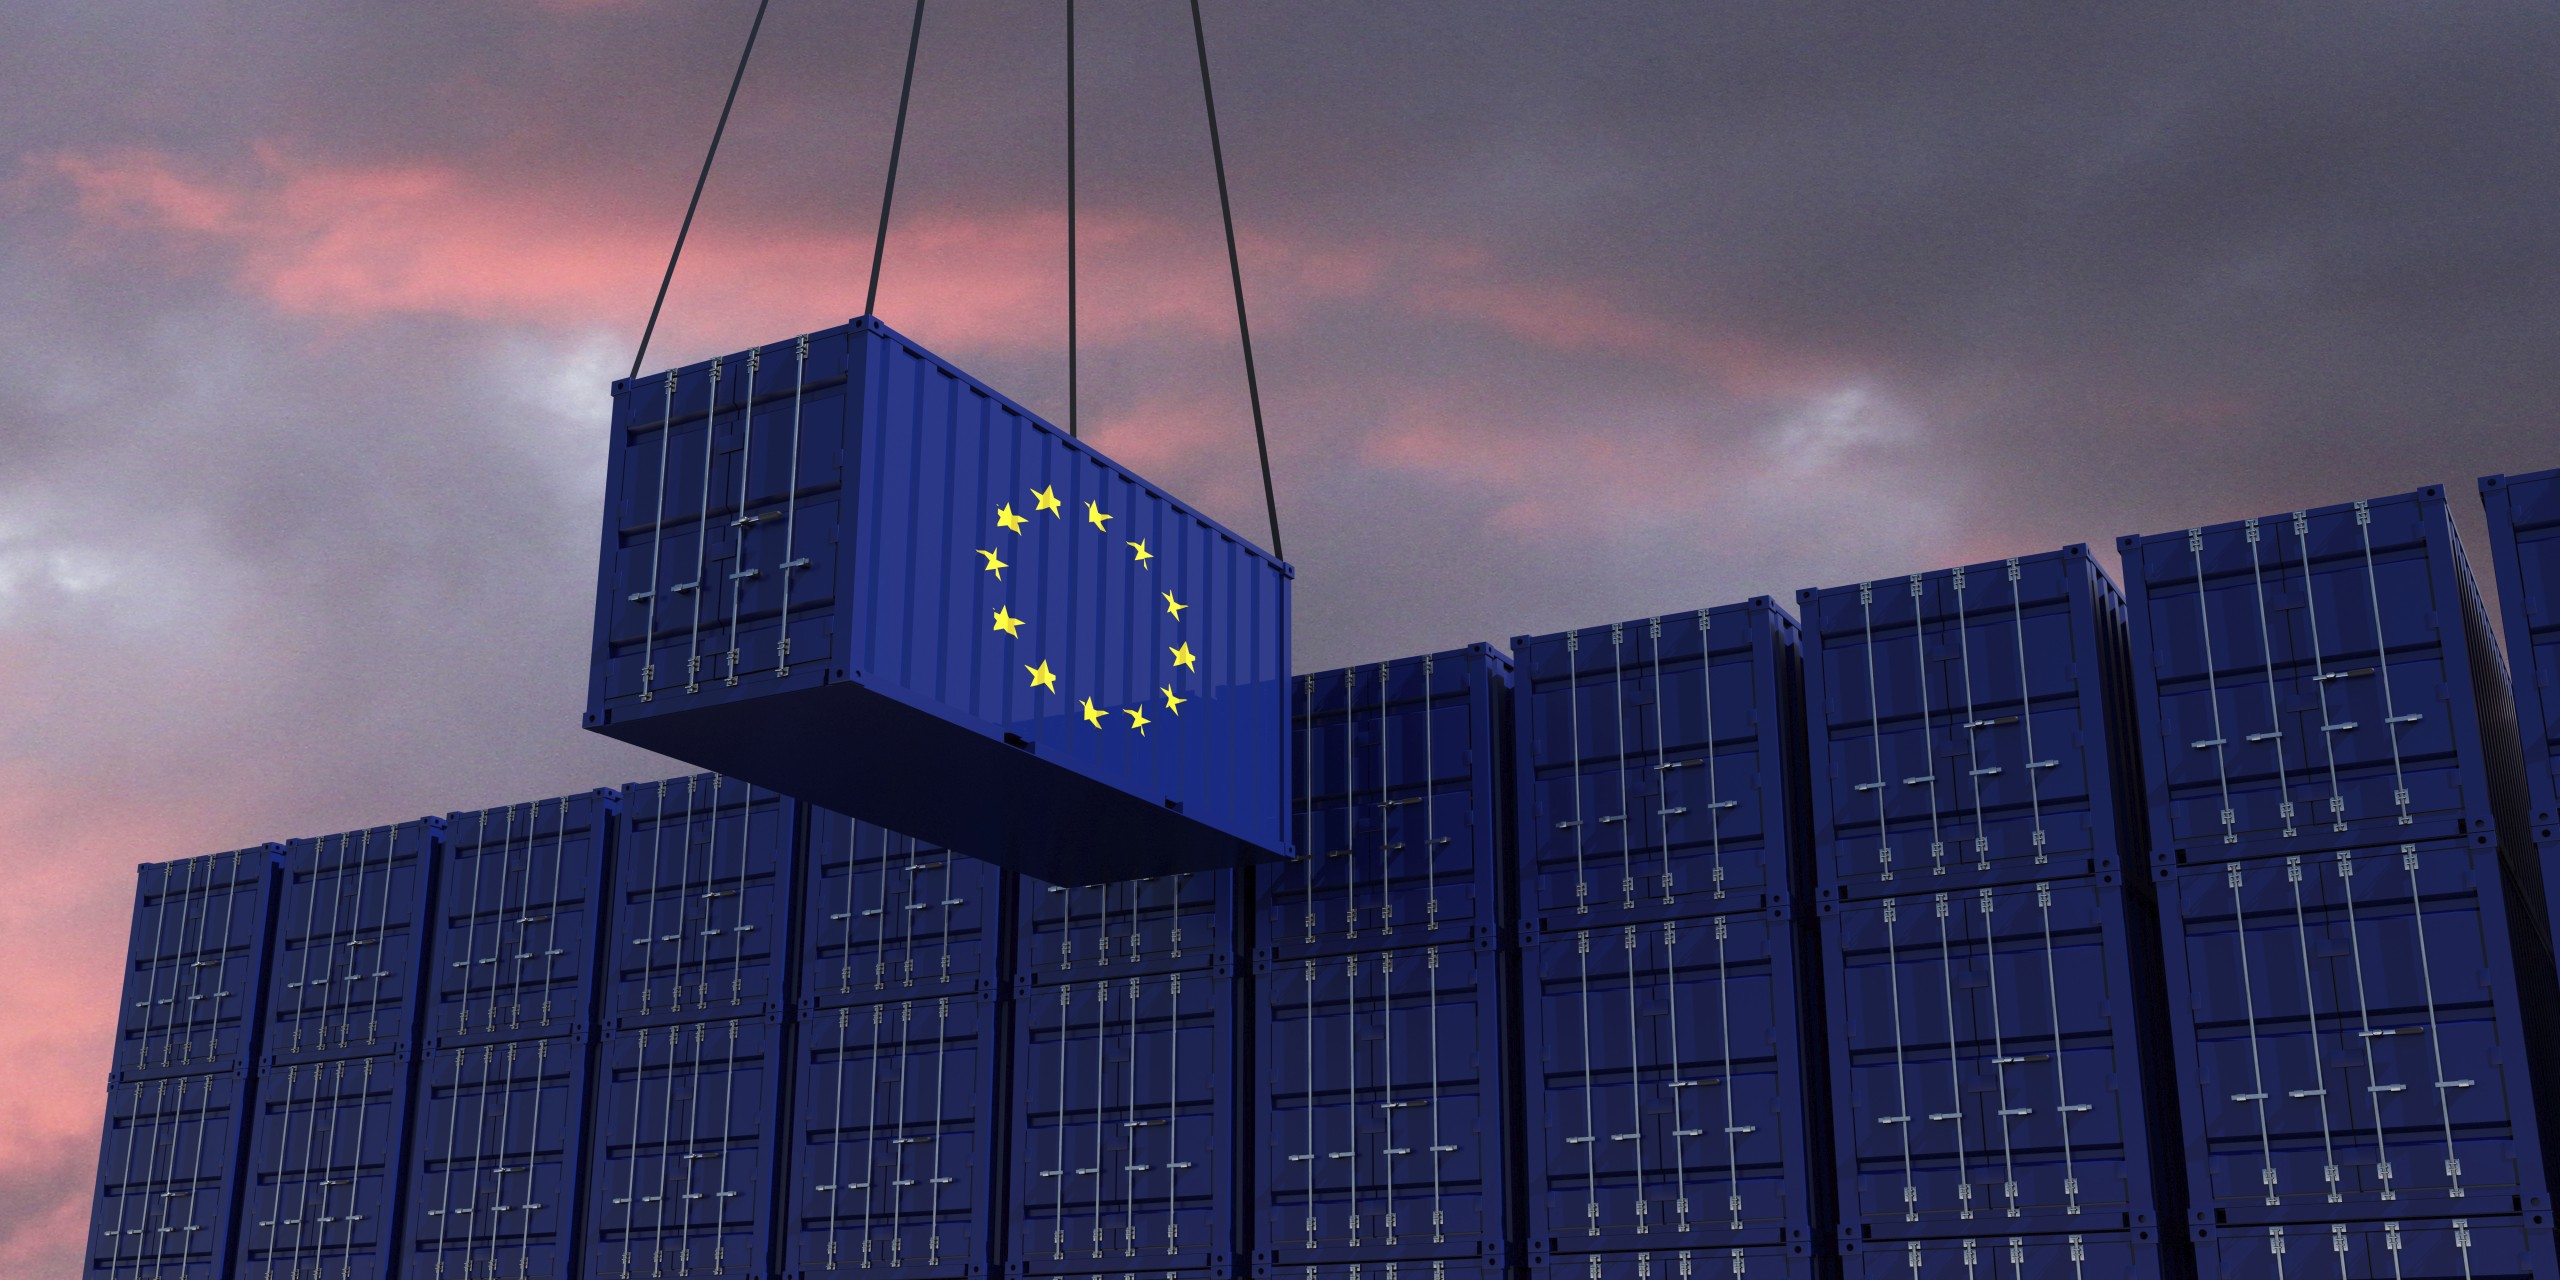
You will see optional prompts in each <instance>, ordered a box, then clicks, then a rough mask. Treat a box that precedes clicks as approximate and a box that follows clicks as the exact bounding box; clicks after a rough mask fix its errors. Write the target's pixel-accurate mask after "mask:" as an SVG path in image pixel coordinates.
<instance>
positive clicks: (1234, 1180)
mask: <svg viewBox="0 0 2560 1280" xmlns="http://www.w3.org/2000/svg"><path fill="white" fill-rule="evenodd" d="M1238 995H1239V992H1238V990H1237V983H1236V982H1235V980H1234V979H1232V978H1230V977H1226V976H1224V975H1223V973H1221V972H1220V971H1218V970H1194V971H1191V972H1187V973H1184V972H1174V973H1149V974H1125V975H1118V976H1100V975H1099V974H1098V975H1097V976H1096V977H1095V978H1093V979H1090V980H1085V981H1078V982H1067V983H1059V984H1056V985H1054V986H1033V985H1031V983H1030V982H1029V980H1027V979H1019V980H1017V982H1016V985H1015V999H1014V1006H1013V1023H1014V1026H1013V1062H1012V1071H1013V1097H1014V1106H1013V1122H1012V1128H1011V1150H1010V1151H1009V1152H1008V1153H1007V1156H1006V1160H1007V1163H1008V1164H1009V1165H1010V1167H1011V1171H1012V1176H1011V1178H1010V1180H1009V1191H1008V1197H1009V1199H1008V1203H1009V1205H1010V1208H1009V1209H1008V1211H1007V1217H1008V1219H1009V1220H1010V1221H1011V1223H1012V1226H1013V1232H1012V1240H1011V1243H1010V1245H1009V1247H1008V1249H1007V1252H1006V1257H1007V1259H1008V1266H1009V1268H1010V1270H1011V1271H1012V1272H1013V1273H1014V1274H1016V1275H1036V1276H1054V1275H1102V1274H1112V1275H1118V1274H1145V1275H1147V1276H1149V1277H1150V1278H1151V1280H1152V1278H1154V1277H1161V1276H1164V1275H1167V1274H1171V1273H1199V1274H1201V1275H1204V1276H1207V1277H1213V1278H1218V1280H1222V1278H1223V1277H1226V1276H1230V1275H1232V1274H1233V1271H1234V1267H1235V1263H1236V1254H1237V1252H1238V1251H1239V1249H1240V1248H1241V1237H1242V1230H1241V1226H1242V1223H1241V1219H1242V1216H1243V1208H1244V1206H1243V1201H1242V1179H1243V1172H1244V1166H1245V1163H1246V1160H1247V1157H1246V1155H1245V1152H1244V1142H1243V1133H1242V1131H1241V1116H1240V1114H1239V1112H1240V1111H1241V1110H1242V1100H1243V1099H1245V1098H1247V1097H1250V1096H1251V1095H1250V1094H1249V1093H1248V1092H1247V1091H1246V1087H1245V1086H1246V1081H1245V1078H1244V1076H1243V1075H1242V1073H1241V1071H1240V1069H1239V1063H1238V1054H1239V1051H1240V1048H1241V1041H1240V1032H1241V1028H1239V1026H1238V1025H1237V1019H1238V1017H1239V1011H1238V1007H1237V1001H1238Z"/></svg>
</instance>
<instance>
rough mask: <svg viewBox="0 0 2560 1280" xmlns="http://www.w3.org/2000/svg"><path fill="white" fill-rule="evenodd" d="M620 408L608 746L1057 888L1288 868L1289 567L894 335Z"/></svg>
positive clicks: (768, 364) (688, 373) (862, 336)
mask: <svg viewBox="0 0 2560 1280" xmlns="http://www.w3.org/2000/svg"><path fill="white" fill-rule="evenodd" d="M614 395H615V410H614V421H615V442H614V455H613V460H612V464H611V468H610V476H611V479H610V481H609V485H608V492H607V499H606V512H605V532H604V554H603V563H602V569H601V572H600V575H599V581H598V602H597V610H596V632H595V635H596V640H595V647H594V655H593V668H592V675H591V678H590V685H589V695H588V714H587V723H588V725H589V727H591V728H594V729H597V730H598V731H600V732H604V733H608V734H611V735H613V736H616V737H619V738H622V739H624V740H625V741H629V742H632V743H635V744H636V745H640V746H644V747H648V748H650V749H652V750H657V751H663V752H666V753H668V754H671V755H674V756H676V757H678V758H679V759H686V760H690V761H693V762H696V763H697V764H700V765H702V766H703V767H708V768H716V769H719V770H721V771H722V772H726V773H730V774H734V775H736V776H739V777H744V778H748V779H752V780H754V781H756V782H757V783H759V784H760V785H765V786H771V787H774V788H777V789H780V790H782V791H785V792H788V793H789V794H792V795H796V796H799V797H801V798H803V799H806V800H808V801H810V802H811V803H813V804H822V805H825V806H827V807H828V808H831V809H835V810H838V811H840V812H845V813H851V814H854V815H856V816H858V817H861V818H862V819H864V820H865V821H872V822H878V823H880V824H881V825H883V826H887V827H889V828H890V829H892V830H896V831H905V832H912V833H914V834H916V835H917V836H919V837H921V838H923V839H927V840H930V841H933V842H934V843H937V844H941V845H943V846H945V847H950V848H961V849H969V850H972V851H973V852H974V853H976V854H977V855H978V856H984V857H988V858H992V859H994V860H996V861H998V862H1002V863H1004V864H1006V865H1008V866H1013V867H1016V868H1018V869H1021V870H1024V871H1029V872H1033V873H1035V874H1041V875H1044V876H1046V877H1048V878H1049V879H1052V880H1060V881H1063V880H1076V881H1079V882H1090V881H1096V880H1110V879H1126V878H1132V877H1136V876H1139V875H1152V874H1162V873H1165V872H1170V871H1173V870H1177V869H1200V868H1204V867H1214V866H1229V865H1234V864H1235V863H1237V862H1239V861H1244V860H1251V859H1255V858H1264V859H1267V858H1271V857H1275V856H1280V855H1281V854H1283V853H1285V852H1286V849H1287V844H1288V834H1289V833H1288V826H1289V815H1288V809H1287V803H1288V795H1289V791H1288V789H1287V787H1286V785H1285V783H1286V780H1287V777H1288V763H1287V761H1286V760H1282V759H1274V758H1273V757H1274V754H1275V753H1276V752H1280V751H1283V750H1285V749H1286V746H1287V742H1288V715H1289V707H1288V692H1287V687H1286V680H1287V677H1288V674H1289V578H1290V570H1289V569H1288V567H1287V566H1285V565H1283V564H1281V563H1279V562H1278V561H1276V560H1273V559H1271V558H1270V557H1269V556H1267V555H1265V554H1264V553H1262V552H1261V551H1259V550H1257V549H1255V548H1254V547H1253V546H1252V545H1251V544H1249V543H1247V542H1246V541H1245V540H1244V539H1242V538H1240V537H1238V536H1237V535H1235V534H1234V533H1232V532H1229V531H1228V530H1226V529H1224V528H1221V527H1220V526H1218V525H1215V524H1213V523H1211V522H1210V521H1209V520H1207V519H1206V518H1204V517H1202V516H1201V515H1199V514H1198V513H1197V512H1195V511H1193V510H1192V509H1190V508H1189V507H1187V506H1184V505H1183V504H1181V503H1179V502H1177V501H1175V500H1174V499H1172V498H1171V497H1169V496H1167V495H1166V494H1165V493H1163V492H1162V491H1161V490H1158V489H1156V488H1155V487H1153V486H1151V485H1149V484H1147V482H1146V481H1144V480H1142V479H1140V478H1139V477H1137V476H1136V475H1134V474H1132V473H1130V472H1129V471H1127V470H1126V469H1124V468H1122V467H1120V466H1118V465H1117V464H1115V463H1113V462H1111V461H1110V460H1109V459H1107V458H1105V457H1103V456H1102V455H1101V454H1099V453H1097V452H1095V451H1094V450H1093V449H1092V448H1091V447H1090V446H1088V445H1086V444H1084V443H1082V442H1080V441H1077V440H1074V439H1071V438H1069V437H1068V436H1067V434H1066V433H1065V432H1063V431H1060V430H1058V429H1057V428H1055V427H1053V426H1051V425H1050V424H1049V423H1047V422H1044V421H1042V420H1040V419H1039V418H1038V417H1037V416H1036V415H1033V414H1031V413H1030V412H1028V411H1026V410H1024V409H1023V408H1022V407H1021V406H1019V405H1017V404H1014V403H1013V402H1012V401H1009V400H1007V399H1005V398H1004V397H1002V396H1000V395H998V394H996V393H995V392H994V391H993V390H991V389H990V388H988V387H987V386H986V385H984V384H983V383H980V382H978V381H977V380H975V379H972V378H970V377H968V376H967V375H966V374H964V373H962V372H960V371H959V370H958V369H955V368H953V367H952V366H950V365H949V364H947V363H945V362H943V361H942V360H940V359H939V358H937V357H935V356H933V355H932V354H930V353H928V352H926V351H924V350H923V349H922V348H920V347H918V346H916V345H915V344H914V343H912V342H909V341H908V340H907V339H905V338H903V337H901V336H899V335H898V334H896V333H894V332H892V331H890V330H889V329H888V328H887V327H886V326H883V325H881V324H880V323H879V322H878V321H877V320H872V319H863V320H858V321H855V322H853V323H852V324H850V325H846V326H842V327H839V328H835V329H829V330H826V331H824V332H821V333H816V334H811V335H809V336H808V339H807V346H806V348H805V355H803V354H802V350H801V348H799V347H798V346H797V345H795V344H782V345H777V346H776V347H774V348H773V349H772V350H770V351H761V350H760V351H759V352H742V353H739V354H737V355H732V356H728V357H724V358H723V359H721V360H717V361H710V362H706V363H703V364H698V365H691V366H687V367H685V368H683V369H680V370H677V371H675V372H673V373H671V374H666V375H660V376H652V377H649V378H643V379H638V380H634V381H625V382H618V383H616V384H615V387H614ZM751 416H752V419H753V420H752V422H751V421H750V420H749V419H750V417H751ZM706 535H707V536H706ZM1175 606H1180V608H1179V609H1176V608H1175ZM999 611H1002V618H999ZM990 619H997V621H996V623H995V625H992V626H991V625H990ZM1004 619H1013V620H1017V621H1018V622H1019V625H1018V626H1016V625H1013V624H1012V623H1011V622H1008V621H1005V620H1004ZM786 640H787V648H786V647H785V641H786ZM1177 650H1179V652H1177ZM1035 669H1036V670H1035ZM1043 675H1051V676H1054V681H1053V682H1051V683H1047V684H1035V683H1034V681H1035V679H1038V678H1040V677H1041V676H1043ZM1166 689H1170V690H1171V691H1172V696H1173V697H1178V698H1180V699H1181V702H1180V703H1179V704H1178V706H1177V705H1176V704H1174V703H1173V702H1172V701H1171V699H1170V698H1167V697H1162V696H1160V694H1162V692H1163V691H1164V690H1166ZM1088 700H1089V701H1090V704H1091V705H1095V706H1098V707H1099V708H1100V710H1101V711H1102V713H1103V715H1104V717H1105V718H1104V719H1103V720H1102V721H1101V722H1100V723H1099V724H1095V723H1089V722H1088V721H1087V719H1086V717H1085V716H1084V715H1083V714H1080V710H1081V708H1082V707H1083V706H1085V705H1087V704H1088ZM1132 707H1137V708H1140V709H1142V710H1143V711H1146V712H1152V713H1154V714H1153V717H1152V719H1151V720H1149V721H1148V728H1147V729H1146V731H1144V732H1142V731H1141V726H1140V725H1139V723H1138V720H1137V717H1135V716H1130V717H1129V718H1128V719H1127V720H1125V721H1124V720H1123V718H1122V717H1123V716H1126V715H1128V713H1129V709H1130V708H1132ZM1275 779H1278V780H1280V781H1281V782H1282V783H1283V785H1282V786H1281V787H1280V788H1278V789H1276V790H1275V789H1274V788H1273V786H1272V783H1273V781H1274V780H1275Z"/></svg>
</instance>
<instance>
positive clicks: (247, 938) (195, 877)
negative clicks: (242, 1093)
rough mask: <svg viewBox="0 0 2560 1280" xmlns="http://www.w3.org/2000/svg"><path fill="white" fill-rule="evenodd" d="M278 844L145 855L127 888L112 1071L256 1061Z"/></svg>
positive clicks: (132, 1073)
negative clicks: (129, 897)
mask: <svg viewBox="0 0 2560 1280" xmlns="http://www.w3.org/2000/svg"><path fill="white" fill-rule="evenodd" d="M283 860H284V846H282V845H274V844H269V845H260V846H257V847H255V848H250V849H235V850H232V851H231V852H228V853H214V854H206V855H204V856H201V857H195V858H180V859H177V860H175V861H172V862H146V863H143V864H142V868H141V883H140V884H139V885H138V886H137V887H136V888H135V890H134V896H133V932H132V940H131V941H130V942H129V943H128V944H127V945H126V947H125V965H124V995H123V998H122V999H121V1000H120V1001H119V1002H118V1003H117V1006H116V1051H115V1060H114V1061H115V1065H114V1067H113V1069H112V1071H113V1074H112V1077H111V1078H112V1079H115V1080H118V1081H124V1080H145V1079H151V1078H155V1077H163V1076H175V1075H207V1074H215V1073H220V1072H227V1071H233V1070H236V1069H239V1068H243V1067H250V1066H254V1065H256V1063H257V1035H258V1030H259V1021H260V1014H259V1009H260V1001H261V998H262V997H263V996H264V995H265V994H266V961H267V941H268V939H267V934H268V921H269V917H270V914H271V913H272V912H273V911H274V909H275V896H276V871H277V868H278V867H279V866H280V865H281V864H282V862H283Z"/></svg>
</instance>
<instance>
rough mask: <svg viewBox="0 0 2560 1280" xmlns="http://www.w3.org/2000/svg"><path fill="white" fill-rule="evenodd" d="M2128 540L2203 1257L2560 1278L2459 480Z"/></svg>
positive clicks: (2518, 917) (2529, 931) (2194, 1224)
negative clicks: (2306, 1257)
mask: <svg viewBox="0 0 2560 1280" xmlns="http://www.w3.org/2000/svg"><path fill="white" fill-rule="evenodd" d="M2123 550H2124V556H2125V565H2126V574H2127V576H2128V579H2129V581H2130V583H2131V600H2132V610H2133V615H2134V636H2135V640H2136V644H2137V649H2138V651H2139V652H2140V653H2141V655H2142V659H2141V661H2140V662H2139V663H2138V664H2137V671H2136V674H2137V683H2138V687H2139V693H2140V696H2139V701H2140V706H2141V712H2142V731H2143V735H2142V737H2143V741H2142V749H2143V752H2144V754H2145V757H2146V763H2147V766H2148V768H2147V769H2146V776H2147V777H2148V779H2149V781H2150V788H2149V807H2150V810H2151V813H2152V819H2153V824H2154V831H2155V833H2156V837H2157V838H2156V843H2155V845H2154V847H2153V849H2152V851H2151V861H2152V876H2153V877H2154V878H2155V880H2156V881H2157V883H2158V885H2159V892H2160V895H2161V898H2162V902H2163V911H2162V913H2161V937H2162V942H2163V949H2164V952H2165V955H2164V961H2165V967H2166V972H2167V976H2168V980H2169V984H2170V987H2171V990H2172V991H2173V992H2175V993H2176V995H2177V998H2176V999H2175V1000H2174V1001H2173V1002H2172V1021H2173V1027H2174V1030H2175V1033H2176V1034H2175V1036H2174V1038H2173V1042H2174V1044H2175V1046H2176V1055H2175V1066H2176V1071H2177V1084H2178V1102H2179V1111H2180V1112H2181V1114H2182V1116H2183V1119H2184V1123H2185V1126H2186V1129H2187V1132H2188V1137H2189V1141H2188V1144H2187V1181H2188V1195H2187V1224H2188V1227H2189V1229H2190V1230H2191V1232H2192V1233H2193V1234H2194V1236H2195V1238H2196V1239H2197V1240H2198V1242H2199V1245H2200V1253H2199V1256H2200V1259H2201V1261H2202V1263H2203V1264H2204V1267H2205V1269H2206V1272H2207V1274H2208V1275H2258V1274H2267V1273H2268V1268H2269V1266H2270V1265H2281V1256H2282V1255H2284V1254H2287V1253H2289V1252H2315V1253H2320V1254H2325V1255H2334V1258H2335V1265H2336V1266H2338V1267H2339V1268H2342V1269H2345V1268H2361V1269H2360V1270H2353V1271H2344V1272H2342V1273H2349V1274H2380V1273H2381V1272H2380V1271H2379V1270H2376V1269H2377V1268H2380V1267H2382V1266H2384V1265H2386V1264H2388V1265H2390V1266H2392V1267H2394V1268H2396V1269H2395V1270H2393V1271H2391V1272H2390V1274H2407V1275H2420V1274H2424V1275H2456V1274H2459V1275H2491V1274H2530V1275H2536V1276H2549V1275H2551V1274H2553V1272H2552V1270H2551V1267H2550V1263H2549V1256H2550V1248H2551V1246H2550V1242H2549V1240H2548V1229H2549V1220H2548V1209H2549V1205H2550V1201H2549V1181H2548V1177H2547V1174H2546V1171H2545V1169H2544V1167H2543V1162H2542V1152H2543V1150H2544V1149H2545V1143H2546V1141H2547V1140H2548V1137H2549V1135H2548V1134H2547V1133H2546V1132H2545V1130H2546V1128H2547V1126H2548V1125H2549V1123H2550V1117H2551V1111H2550V1108H2549V1106H2548V1102H2547V1099H2537V1097H2536V1093H2537V1085H2536V1081H2535V1073H2534V1071H2533V1064H2532V1063H2531V1062H2530V1061H2529V1055H2528V1051H2527V1037H2528V1035H2535V1036H2541V1035H2547V1034H2548V1032H2549V1028H2550V1026H2551V1022H2550V1019H2551V1017H2552V1016H2553V1014H2554V1012H2555V1009H2554V990H2553V976H2552V973H2551V969H2550V961H2549V957H2548V953H2547V952H2546V951H2545V949H2544V948H2543V945H2542V940H2541V934H2540V926H2539V925H2538V924H2537V923H2536V921H2535V916H2536V915H2537V914H2538V910H2537V909H2533V908H2528V907H2527V905H2526V904H2527V902H2528V900H2529V897H2538V896H2539V895H2538V893H2529V892H2528V891H2529V890H2538V888H2539V886H2540V878H2539V877H2540V867H2539V865H2538V864H2537V863H2536V861H2535V859H2534V858H2533V856H2532V855H2531V853H2530V846H2529V843H2528V842H2527V841H2528V836H2527V833H2526V831H2525V822H2524V813H2523V809H2524V800H2523V796H2522V788H2521V786H2520V785H2519V782H2518V780H2517V778H2516V777H2515V773H2516V768H2515V765H2514V763H2513V760H2514V750H2515V747H2514V741H2513V732H2512V728H2511V724H2512V721H2511V715H2512V712H2511V711H2510V709H2509V705H2508V701H2507V698H2508V691H2507V688H2506V680H2505V673H2504V670H2503V667H2502V664H2501V663H2500V662H2499V660H2498V655H2497V648H2496V644H2495V641H2494V639H2493V638H2492V636H2491V635H2490V632H2489V629H2488V622H2487V618H2486V616H2485V614H2484V612H2483V609H2482V607H2481V603H2480V599H2479V596H2478V593H2477V591H2476V589H2475V588H2474V585H2473V583H2472V579H2471V575H2470V570H2469V567H2468V565H2467V564H2466V563H2465V561H2464V558H2463V554H2462V548H2461V546H2460V544H2459V542H2458V541H2457V540H2456V538H2455V536H2454V532H2453V526H2452V523H2451V521H2450V519H2449V517H2448V514H2447V512H2446V509H2445V501H2444V495H2443V493H2442V491H2441V490H2439V489H2435V488H2428V489H2422V490H2419V491H2417V492H2415V493H2410V494H2403V495H2399V496H2397V497H2392V498H2384V499H2378V500H2375V501H2371V502H2356V503H2351V504H2342V505H2339V506H2334V507H2324V508H2320V509H2317V510H2311V511H2297V512H2294V513H2291V514H2290V515H2288V516H2276V517H2270V518H2266V519H2254V520H2242V521H2236V522H2231V523H2227V524H2220V525H2213V526H2209V527H2203V528H2196V529H2189V530H2186V531H2184V532H2182V533H2170V534H2161V535H2156V536H2149V537H2129V538H2126V539H2124V541H2123ZM2545 1069H2546V1070H2547V1069H2548V1064H2545ZM2543 1088H2544V1089H2546V1090H2547V1088H2548V1086H2547V1085H2546V1086H2543ZM2271 1259H2272V1260H2274V1261H2273V1262H2272V1263H2271V1261H2270V1260H2271ZM2537 1259H2538V1260H2539V1261H2535V1260H2537ZM2322 1265H2324V1266H2326V1265H2329V1263H2328V1262H2327V1261H2326V1260H2325V1259H2324V1261H2323V1263H2322Z"/></svg>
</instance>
